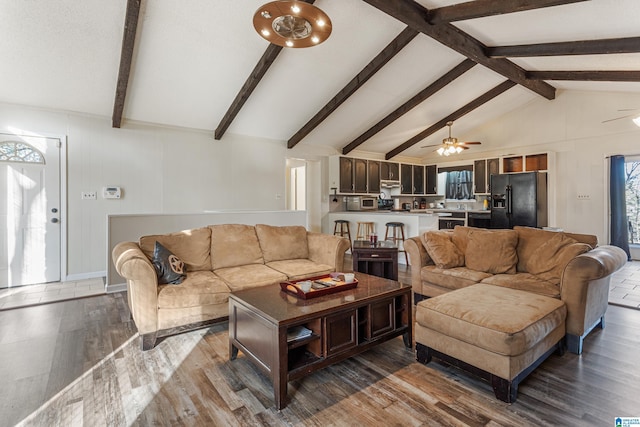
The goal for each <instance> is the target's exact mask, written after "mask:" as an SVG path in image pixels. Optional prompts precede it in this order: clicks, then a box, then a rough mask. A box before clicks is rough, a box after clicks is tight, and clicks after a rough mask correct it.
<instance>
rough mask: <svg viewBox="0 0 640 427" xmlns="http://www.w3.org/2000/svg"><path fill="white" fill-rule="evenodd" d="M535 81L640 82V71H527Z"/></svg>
mask: <svg viewBox="0 0 640 427" xmlns="http://www.w3.org/2000/svg"><path fill="white" fill-rule="evenodd" d="M527 76H528V77H529V78H530V79H533V80H573V81H592V82H640V71H527Z"/></svg>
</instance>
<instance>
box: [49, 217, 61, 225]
mask: <svg viewBox="0 0 640 427" xmlns="http://www.w3.org/2000/svg"><path fill="white" fill-rule="evenodd" d="M51 222H52V223H54V224H56V223H58V222H60V220H59V219H58V218H51Z"/></svg>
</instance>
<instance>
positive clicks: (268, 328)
mask: <svg viewBox="0 0 640 427" xmlns="http://www.w3.org/2000/svg"><path fill="white" fill-rule="evenodd" d="M356 278H357V279H358V282H359V283H358V286H357V287H356V288H354V289H349V290H345V291H341V292H337V293H334V294H331V295H325V296H321V297H318V298H313V299H308V300H305V299H300V298H298V297H295V296H293V295H290V294H288V293H286V292H284V291H282V290H281V289H280V286H279V285H270V286H263V287H258V288H253V289H245V290H241V291H237V292H233V293H232V294H231V295H230V296H229V359H230V360H234V359H235V358H236V357H237V355H238V350H240V351H242V353H243V354H244V355H245V356H246V357H248V358H249V360H251V361H252V362H253V363H254V364H255V365H256V366H258V367H259V368H260V369H261V370H262V371H264V372H265V373H266V374H267V375H268V376H269V377H270V378H271V381H272V383H273V391H274V397H275V405H276V408H277V409H282V408H284V407H285V405H286V397H287V382H288V381H291V380H294V379H297V378H301V377H303V376H306V375H309V374H311V373H313V372H315V371H317V370H319V369H322V368H324V367H326V366H329V365H331V364H334V363H336V362H339V361H341V360H344V359H347V358H349V357H352V356H354V355H357V354H359V353H361V352H363V351H366V350H368V349H370V348H371V347H373V346H376V345H378V344H380V343H382V342H385V341H387V340H389V339H391V338H394V337H397V336H400V335H402V336H403V338H404V343H405V346H407V348H411V343H412V321H411V316H412V310H411V309H412V307H411V286H410V285H406V284H402V283H398V282H397V281H394V280H389V279H384V278H381V277H375V276H370V275H367V274H362V273H356ZM298 326H304V327H305V328H307V329H308V330H310V331H311V334H310V335H308V336H304V337H302V338H299V339H288V337H287V333H288V332H291V331H293V330H294V328H296V327H298Z"/></svg>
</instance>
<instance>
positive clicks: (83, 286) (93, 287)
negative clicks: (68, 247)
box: [0, 277, 105, 310]
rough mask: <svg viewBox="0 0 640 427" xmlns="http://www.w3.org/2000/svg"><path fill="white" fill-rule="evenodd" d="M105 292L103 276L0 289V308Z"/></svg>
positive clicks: (7, 308)
mask: <svg viewBox="0 0 640 427" xmlns="http://www.w3.org/2000/svg"><path fill="white" fill-rule="evenodd" d="M104 293H105V287H104V278H102V277H97V278H94V279H84V280H78V281H70V282H51V283H43V284H38V285H26V286H16V287H13V288H3V289H0V310H9V309H13V308H18V307H28V306H31V305H38V304H45V303H50V302H56V301H64V300H69V299H74V298H83V297H88V296H94V295H100V294H104Z"/></svg>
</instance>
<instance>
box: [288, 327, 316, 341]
mask: <svg viewBox="0 0 640 427" xmlns="http://www.w3.org/2000/svg"><path fill="white" fill-rule="evenodd" d="M312 333H313V331H312V330H311V329H308V328H305V327H304V326H302V325H300V326H294V327H293V328H289V329H288V330H287V342H291V341H295V340H299V339H301V338H306V337H308V336H311V334H312Z"/></svg>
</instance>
